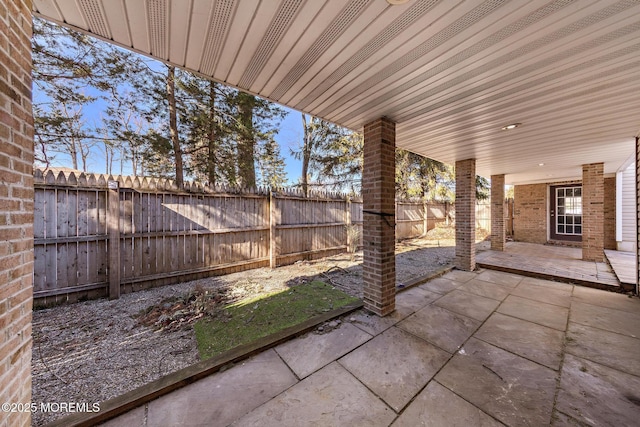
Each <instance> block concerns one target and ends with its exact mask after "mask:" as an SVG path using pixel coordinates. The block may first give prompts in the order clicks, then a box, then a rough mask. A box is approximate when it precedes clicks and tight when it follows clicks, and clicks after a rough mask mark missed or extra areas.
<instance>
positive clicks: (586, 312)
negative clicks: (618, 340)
mask: <svg viewBox="0 0 640 427" xmlns="http://www.w3.org/2000/svg"><path fill="white" fill-rule="evenodd" d="M571 321H572V322H576V323H580V324H581V325H586V326H592V327H594V328H598V329H605V330H607V331H610V332H616V333H618V334H623V335H628V336H630V337H633V338H638V337H640V312H638V313H637V314H636V313H628V312H624V311H620V310H614V309H612V308H607V307H600V306H597V305H592V304H585V303H582V302H578V301H574V302H573V303H572V304H571Z"/></svg>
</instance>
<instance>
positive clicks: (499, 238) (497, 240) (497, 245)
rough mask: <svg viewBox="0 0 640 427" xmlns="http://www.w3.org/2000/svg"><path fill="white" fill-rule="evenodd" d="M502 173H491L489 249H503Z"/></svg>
mask: <svg viewBox="0 0 640 427" xmlns="http://www.w3.org/2000/svg"><path fill="white" fill-rule="evenodd" d="M504 236H505V233H504V175H491V249H492V250H494V251H504V244H505V238H504Z"/></svg>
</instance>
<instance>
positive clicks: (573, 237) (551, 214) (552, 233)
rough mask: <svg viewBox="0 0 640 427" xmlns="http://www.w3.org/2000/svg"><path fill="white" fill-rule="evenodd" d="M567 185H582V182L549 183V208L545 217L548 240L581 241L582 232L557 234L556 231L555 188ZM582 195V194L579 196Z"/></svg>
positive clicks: (566, 186)
mask: <svg viewBox="0 0 640 427" xmlns="http://www.w3.org/2000/svg"><path fill="white" fill-rule="evenodd" d="M568 187H582V183H581V182H580V183H571V184H556V185H549V193H548V194H549V210H548V211H547V219H548V221H549V240H557V241H564V242H582V234H557V233H556V218H557V213H556V211H557V209H556V189H558V188H568ZM581 197H582V196H581Z"/></svg>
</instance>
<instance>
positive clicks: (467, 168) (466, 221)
mask: <svg viewBox="0 0 640 427" xmlns="http://www.w3.org/2000/svg"><path fill="white" fill-rule="evenodd" d="M456 267H457V268H459V269H460V270H465V271H473V270H475V268H476V161H475V159H468V160H460V161H457V162H456Z"/></svg>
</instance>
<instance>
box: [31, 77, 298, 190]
mask: <svg viewBox="0 0 640 427" xmlns="http://www.w3.org/2000/svg"><path fill="white" fill-rule="evenodd" d="M33 89H34V92H33V97H34V102H35V103H38V102H42V101H43V100H44V97H43V95H42V93H40V91H39V89H38V87H37V86H34V88H33ZM283 108H284V109H285V110H286V111H287V112H288V114H287V116H286V117H285V118H284V119H283V120H282V121H281V122H280V125H279V127H278V128H279V130H278V133H277V135H276V137H275V139H276V141H277V142H278V144H279V145H280V154H281V155H282V157H284V159H285V164H286V167H285V170H286V172H287V179H288V181H289V184H294V183H296V182H297V181H298V178H299V177H300V172H301V170H302V163H301V162H300V161H298V160H296V159H295V158H293V157H292V156H291V149H297V148H298V147H299V145H300V144H301V142H302V134H303V129H302V118H301V113H299V112H298V111H295V110H292V109H290V108H286V107H283ZM105 110H106V103H105V102H104V101H102V100H98V101H96V102H94V103H93V104H91V105H90V106H89V107H87V108H86V109H85V110H84V111H83V113H84V114H83V115H84V117H85V120H86V122H87V125H88V126H89V127H96V126H100V122H101V120H100V117H101V114H102V115H105V114H104V113H103V111H105ZM54 157H55V158H54V160H53V161H52V164H51V166H61V167H71V164H72V163H71V160H70V158H69V156H68V155H64V154H58V153H56V154H55V155H54ZM78 164H79V165H80V160H78ZM87 169H88V172H92V173H105V172H106V166H105V156H104V152H103V150H102V147H100V146H97V147H94V148H93V149H92V150H91V155H90V157H89V159H88V161H87ZM119 171H120V165H119V162H118V163H117V164H114V166H113V172H114V174H115V173H119ZM130 173H131V167H130V164H129V162H125V164H124V174H125V175H126V174H130Z"/></svg>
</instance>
